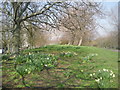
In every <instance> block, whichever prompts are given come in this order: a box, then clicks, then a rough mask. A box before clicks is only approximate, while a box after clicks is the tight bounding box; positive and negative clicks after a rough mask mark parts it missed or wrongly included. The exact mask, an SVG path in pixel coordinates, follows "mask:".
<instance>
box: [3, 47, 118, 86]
mask: <svg viewBox="0 0 120 90" xmlns="http://www.w3.org/2000/svg"><path fill="white" fill-rule="evenodd" d="M30 55H33V56H32V57H33V58H34V59H35V60H33V61H32V62H33V63H34V66H32V64H29V65H31V66H30V68H32V67H34V70H33V69H29V68H27V67H25V68H24V69H25V70H26V69H28V70H29V71H28V72H27V73H25V74H24V83H25V84H26V86H27V87H47V88H52V87H57V88H63V87H69V88H86V87H87V88H88V87H90V88H117V87H118V77H117V76H118V53H117V52H113V51H110V50H106V49H102V48H96V47H87V46H67V45H49V46H45V47H40V48H35V49H29V50H24V51H22V52H21V55H19V59H20V58H21V60H22V59H24V60H25V58H26V57H29V56H30ZM23 56H26V57H23ZM11 58H12V59H10V60H7V59H3V60H2V61H3V64H2V65H3V87H14V88H15V87H25V84H24V83H23V82H22V80H23V78H22V76H21V75H20V73H19V72H17V71H16V70H18V71H19V69H15V68H14V67H15V63H16V58H17V60H18V56H16V57H15V58H13V57H11ZM41 58H43V59H44V60H47V59H48V61H49V59H50V61H49V62H48V61H47V62H46V61H45V62H44V63H43V64H44V65H42V66H41V65H40V64H39V62H38V61H40V60H41ZM26 59H28V58H26ZM28 61H29V60H26V61H24V63H23V62H20V61H19V64H20V65H23V66H24V64H25V65H27V64H28ZM35 61H36V63H37V62H38V64H35ZM17 64H18V63H17ZM19 64H18V68H19V67H21V66H20V65H19ZM36 65H37V67H39V68H37V69H36ZM22 69H23V68H22Z"/></svg>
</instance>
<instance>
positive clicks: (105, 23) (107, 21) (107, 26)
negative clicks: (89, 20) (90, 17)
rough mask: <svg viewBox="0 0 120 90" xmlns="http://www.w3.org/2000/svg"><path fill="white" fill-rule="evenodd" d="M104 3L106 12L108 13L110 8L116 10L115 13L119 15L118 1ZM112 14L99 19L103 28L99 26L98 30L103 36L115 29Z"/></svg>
mask: <svg viewBox="0 0 120 90" xmlns="http://www.w3.org/2000/svg"><path fill="white" fill-rule="evenodd" d="M102 3H103V8H104V12H105V13H106V14H109V12H110V10H111V9H113V10H114V15H115V16H116V17H118V3H117V2H102ZM111 16H112V14H109V15H108V16H106V18H103V19H98V20H97V21H98V22H99V23H100V25H101V26H102V27H103V28H100V27H99V28H98V29H97V31H98V32H99V34H100V35H101V36H103V35H106V34H107V33H108V32H109V31H111V30H113V29H114V26H113V25H112V24H111V22H112V19H111Z"/></svg>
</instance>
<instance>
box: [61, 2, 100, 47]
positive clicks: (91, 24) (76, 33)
mask: <svg viewBox="0 0 120 90" xmlns="http://www.w3.org/2000/svg"><path fill="white" fill-rule="evenodd" d="M99 13H101V11H100V3H95V2H84V1H82V2H80V3H79V2H75V3H74V5H73V6H72V7H70V8H68V10H67V13H65V14H63V15H62V17H61V19H60V24H61V26H63V27H65V28H67V29H68V31H69V32H71V35H72V37H71V44H72V45H81V44H82V41H83V38H84V36H88V33H91V32H93V30H95V27H96V25H97V24H96V22H95V15H96V14H99ZM76 40H77V41H76ZM75 41H76V42H75Z"/></svg>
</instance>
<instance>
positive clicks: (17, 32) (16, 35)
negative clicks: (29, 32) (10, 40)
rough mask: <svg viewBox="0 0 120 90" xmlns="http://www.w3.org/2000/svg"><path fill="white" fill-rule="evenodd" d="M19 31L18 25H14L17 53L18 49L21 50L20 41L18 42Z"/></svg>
mask: <svg viewBox="0 0 120 90" xmlns="http://www.w3.org/2000/svg"><path fill="white" fill-rule="evenodd" d="M20 30H21V26H20V23H18V24H17V25H16V28H15V33H14V34H15V35H14V36H15V52H17V53H19V52H20V48H21V40H20Z"/></svg>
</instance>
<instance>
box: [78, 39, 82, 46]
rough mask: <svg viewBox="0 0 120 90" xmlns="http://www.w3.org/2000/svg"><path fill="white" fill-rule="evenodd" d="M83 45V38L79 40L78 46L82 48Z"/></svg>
mask: <svg viewBox="0 0 120 90" xmlns="http://www.w3.org/2000/svg"><path fill="white" fill-rule="evenodd" d="M81 44H82V37H81V38H80V40H79V43H78V46H81Z"/></svg>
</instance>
